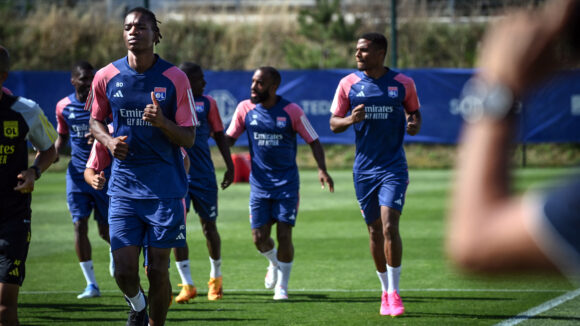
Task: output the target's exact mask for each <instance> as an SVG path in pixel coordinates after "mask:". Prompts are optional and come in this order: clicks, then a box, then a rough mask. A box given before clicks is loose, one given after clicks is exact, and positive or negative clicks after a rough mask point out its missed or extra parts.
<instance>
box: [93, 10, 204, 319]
mask: <svg viewBox="0 0 580 326" xmlns="http://www.w3.org/2000/svg"><path fill="white" fill-rule="evenodd" d="M123 26H124V32H123V38H124V41H125V46H126V47H127V50H128V54H127V56H126V57H124V58H121V59H119V60H117V61H115V62H112V63H110V64H109V65H107V66H106V67H104V68H102V69H101V70H99V71H98V72H97V74H96V75H95V79H94V81H93V85H92V90H91V95H89V99H88V101H87V106H86V109H88V110H90V111H91V120H90V125H91V130H92V132H93V134H94V136H95V138H96V139H97V140H98V141H100V142H101V143H103V144H105V145H106V147H107V148H108V149H109V151H110V152H111V153H112V154H113V157H114V159H113V165H112V168H111V178H110V180H109V190H108V192H107V193H108V195H109V196H110V202H109V228H110V239H111V248H112V250H113V258H114V262H115V279H116V281H117V285H118V286H119V288H120V289H121V291H122V292H123V293H124V294H125V298H126V299H127V301H128V303H129V306H130V308H131V311H130V314H129V319H128V321H127V325H147V324H148V323H150V324H151V325H163V324H164V323H165V319H166V317H167V310H168V307H169V304H170V302H171V284H170V281H169V270H168V267H169V255H170V253H171V248H173V247H182V246H184V245H185V239H186V238H185V236H186V230H185V223H184V219H183V212H184V211H185V204H184V200H183V197H184V196H185V193H186V192H187V176H186V173H185V170H184V169H177V168H176V166H183V158H182V156H181V152H180V148H179V147H180V146H183V147H191V146H193V143H194V139H195V127H194V126H195V125H196V124H197V119H196V116H195V111H194V102H193V96H192V95H191V89H190V86H189V81H188V80H187V76H186V75H185V74H184V73H183V72H182V71H181V70H179V69H178V68H177V67H175V66H174V65H172V64H171V63H169V62H167V61H165V60H163V59H161V58H160V57H159V56H158V55H157V54H155V52H154V46H155V44H157V43H159V40H160V39H161V33H160V31H159V27H158V26H157V18H156V17H155V14H154V13H153V12H151V11H149V10H148V9H145V8H142V7H138V8H134V9H132V10H130V11H129V12H128V13H127V15H126V16H125V20H124V25H123ZM110 115H112V117H113V125H114V135H113V137H112V136H110V135H109V133H108V130H107V126H106V124H105V120H106V119H107V118H108V117H109V116H110ZM124 136H126V137H127V138H126V139H123V137H124ZM167 185H171V186H167ZM143 245H147V255H146V257H147V259H148V261H147V266H148V273H147V277H148V279H149V300H150V301H149V302H147V299H146V297H145V295H144V293H143V292H142V291H141V289H140V280H139V253H140V250H141V248H142V247H143ZM148 304H149V313H150V317H151V318H149V316H148V314H147V305H148Z"/></svg>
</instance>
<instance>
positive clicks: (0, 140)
mask: <svg viewBox="0 0 580 326" xmlns="http://www.w3.org/2000/svg"><path fill="white" fill-rule="evenodd" d="M9 71H10V56H9V55H8V50H6V48H4V47H3V46H1V45H0V87H2V84H4V82H5V81H6V79H7V78H8V72H9ZM0 123H1V128H2V132H1V133H0V180H2V182H0V325H2V326H13V325H18V324H19V323H18V291H19V290H20V286H22V282H23V281H24V277H25V263H26V256H27V254H28V247H29V244H30V219H31V216H32V214H31V210H30V200H31V192H32V191H33V190H34V182H35V181H36V180H38V178H40V175H41V173H42V172H43V171H45V170H46V169H47V168H48V167H49V166H50V164H52V162H54V161H55V160H56V158H57V155H56V150H55V148H54V142H55V140H56V137H57V134H56V131H55V130H54V127H53V126H52V125H51V124H50V122H49V121H48V120H47V119H46V117H45V116H44V113H43V112H42V109H41V108H40V107H39V106H38V104H36V103H35V102H33V101H30V100H28V99H25V98H22V97H15V96H12V95H9V94H6V93H4V91H0ZM27 140H28V141H30V143H31V144H32V145H33V146H34V147H35V148H36V151H37V152H36V158H35V159H34V162H33V163H32V165H31V166H30V167H29V166H28V145H27V142H26V141H27Z"/></svg>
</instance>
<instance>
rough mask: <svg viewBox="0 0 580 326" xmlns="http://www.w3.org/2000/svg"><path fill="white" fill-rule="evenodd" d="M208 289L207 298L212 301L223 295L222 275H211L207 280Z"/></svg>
mask: <svg viewBox="0 0 580 326" xmlns="http://www.w3.org/2000/svg"><path fill="white" fill-rule="evenodd" d="M207 286H208V291H207V299H208V300H211V301H214V300H219V299H221V298H222V297H223V296H224V290H223V288H222V277H221V276H218V277H211V278H210V279H209V282H207Z"/></svg>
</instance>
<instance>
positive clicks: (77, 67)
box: [70, 60, 95, 77]
mask: <svg viewBox="0 0 580 326" xmlns="http://www.w3.org/2000/svg"><path fill="white" fill-rule="evenodd" d="M87 70H95V68H94V67H93V65H91V64H90V63H89V62H88V61H84V60H81V61H77V62H76V63H75V64H74V65H73V66H72V69H71V73H70V75H71V77H75V76H78V75H79V74H80V72H81V71H87Z"/></svg>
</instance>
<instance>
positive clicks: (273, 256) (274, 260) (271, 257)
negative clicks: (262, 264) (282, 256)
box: [260, 248, 278, 266]
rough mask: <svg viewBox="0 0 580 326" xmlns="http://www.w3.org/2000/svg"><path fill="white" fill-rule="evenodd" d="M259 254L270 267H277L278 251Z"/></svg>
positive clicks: (273, 250)
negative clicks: (268, 262)
mask: <svg viewBox="0 0 580 326" xmlns="http://www.w3.org/2000/svg"><path fill="white" fill-rule="evenodd" d="M260 253H261V254H262V255H263V256H264V257H266V258H267V259H268V260H269V261H270V266H278V251H276V248H274V249H272V250H270V251H266V252H260Z"/></svg>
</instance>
